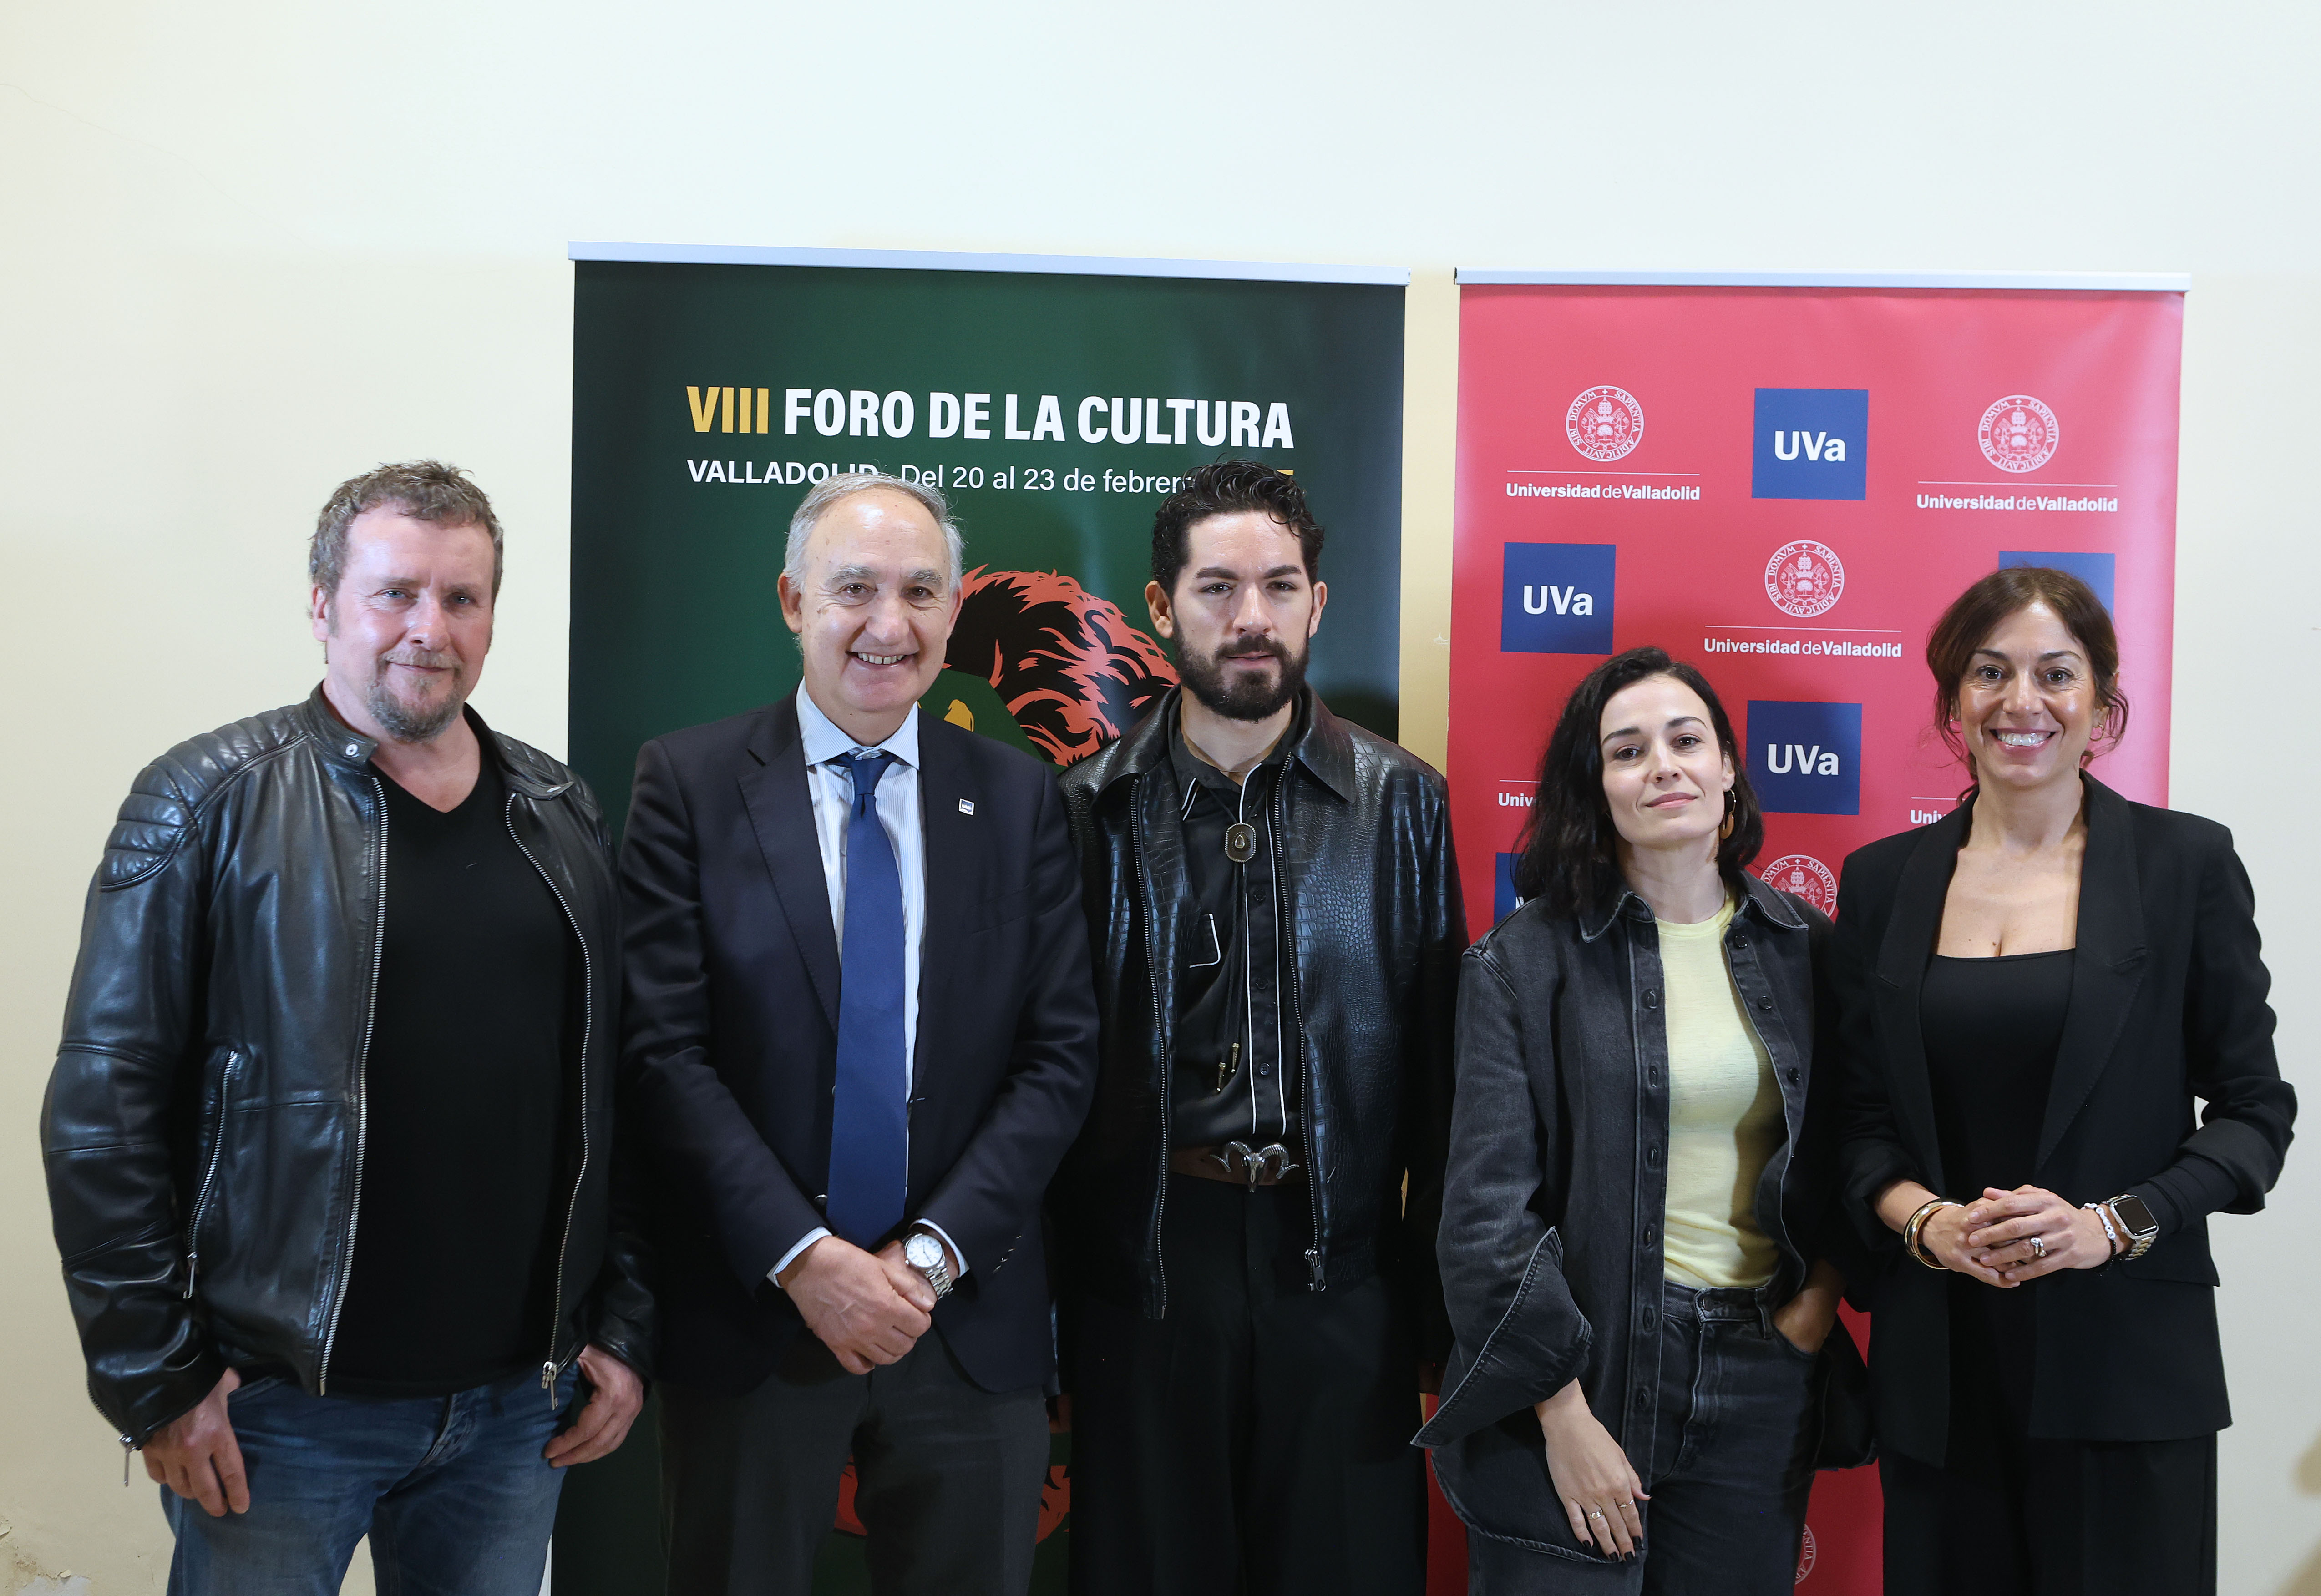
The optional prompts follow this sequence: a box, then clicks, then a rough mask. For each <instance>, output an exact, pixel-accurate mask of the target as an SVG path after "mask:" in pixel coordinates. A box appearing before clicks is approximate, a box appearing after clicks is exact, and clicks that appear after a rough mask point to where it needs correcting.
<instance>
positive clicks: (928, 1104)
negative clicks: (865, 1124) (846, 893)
mask: <svg viewBox="0 0 2321 1596" xmlns="http://www.w3.org/2000/svg"><path fill="white" fill-rule="evenodd" d="M919 754H920V794H921V801H922V803H923V806H924V826H925V839H926V893H927V909H926V929H925V933H924V941H923V944H922V946H921V949H920V962H919V1024H918V1035H917V1047H916V1053H915V1057H914V1060H913V1071H914V1074H913V1081H912V1095H911V1101H910V1116H911V1118H910V1126H911V1159H910V1180H909V1187H908V1212H909V1215H910V1217H911V1218H912V1219H914V1220H916V1219H922V1218H924V1219H926V1220H932V1221H933V1222H934V1223H935V1224H937V1225H940V1226H941V1227H942V1229H943V1230H944V1231H945V1232H946V1233H947V1234H948V1235H949V1236H950V1237H951V1239H952V1240H953V1241H954V1242H956V1243H957V1244H958V1246H959V1247H960V1251H961V1252H962V1253H963V1254H964V1255H965V1256H966V1259H967V1263H968V1266H969V1269H968V1274H967V1275H966V1276H965V1278H963V1279H962V1280H961V1281H960V1283H959V1285H958V1287H957V1288H956V1289H955V1290H954V1291H953V1292H951V1295H950V1296H948V1297H947V1298H945V1299H944V1301H943V1302H942V1305H941V1306H940V1307H938V1308H937V1309H936V1310H935V1315H934V1319H935V1328H936V1329H937V1330H938V1331H940V1332H941V1333H942V1338H943V1341H944V1343H945V1344H946V1345H947V1346H948V1347H950V1348H951V1352H952V1353H953V1354H954V1355H956V1356H957V1357H958V1358H959V1361H960V1364H961V1365H963V1366H964V1367H965V1368H966V1370H967V1372H968V1374H969V1375H970V1376H971V1377H972V1378H973V1379H974V1380H975V1381H976V1383H978V1384H979V1385H981V1386H983V1387H985V1388H986V1389H988V1390H991V1391H1010V1390H1016V1389H1020V1388H1022V1387H1024V1386H1027V1385H1037V1384H1041V1383H1044V1382H1045V1381H1047V1380H1048V1379H1049V1378H1050V1376H1051V1374H1052V1371H1053V1364H1054V1340H1053V1337H1052V1335H1051V1328H1050V1320H1049V1294H1048V1279H1047V1264H1046V1259H1045V1257H1044V1256H1043V1247H1042V1234H1041V1228H1040V1202H1041V1197H1042V1193H1043V1192H1045V1191H1046V1189H1047V1185H1048V1180H1049V1177H1050V1175H1051V1174H1053V1173H1054V1171H1055V1167H1056V1165H1057V1162H1058V1161H1059V1160H1060V1158H1061V1157H1062V1156H1063V1154H1064V1149H1065V1148H1066V1147H1069V1146H1070V1145H1071V1141H1072V1138H1073V1137H1074V1136H1076V1135H1077V1134H1078V1133H1079V1128H1080V1121H1081V1120H1083V1119H1084V1118H1085V1117H1086V1116H1087V1113H1088V1102H1089V1099H1090V1096H1091V1094H1092V1093H1093V1092H1094V1090H1095V1084H1096V1036H1097V1023H1096V999H1095V996H1094V988H1093V987H1092V985H1091V984H1090V982H1089V978H1088V932H1087V926H1086V923H1085V921H1084V920H1082V918H1081V915H1080V895H1079V866H1078V861H1077V858H1076V857H1075V856H1074V854H1073V852H1072V848H1071V839H1070V837H1069V834H1068V833H1067V831H1066V830H1065V826H1064V809H1063V803H1062V801H1061V800H1060V797H1059V796H1058V793H1057V791H1056V780H1055V773H1054V772H1053V771H1052V770H1050V769H1049V768H1047V767H1046V766H1042V765H1041V764H1039V763H1038V762H1037V761H1035V760H1033V759H1031V758H1029V757H1026V756H1024V755H1023V754H1021V753H1018V752H1016V751H1015V749H1013V748H1006V747H1005V746H1003V745H1001V744H999V743H997V742H994V741H992V740H991V739H988V738H983V737H978V736H977V735H976V734H974V733H973V732H969V731H964V730H960V729H959V728H957V727H954V726H951V725H947V724H945V723H944V722H942V721H937V720H935V719H933V717H931V716H925V715H922V716H921V717H920V720H919ZM962 801H964V803H965V804H966V805H969V806H971V807H972V811H973V812H972V813H969V812H967V810H966V809H965V808H963V807H962ZM621 888H622V898H623V915H624V921H625V923H624V926H623V940H624V946H625V957H626V963H627V975H628V1005H627V1011H626V1013H625V1015H624V1017H623V1069H624V1072H625V1074H624V1085H625V1087H626V1089H627V1091H628V1093H629V1094H630V1102H629V1105H628V1111H629V1112H631V1113H632V1114H633V1115H634V1116H635V1120H634V1122H635V1123H636V1124H637V1125H638V1126H639V1127H640V1128H641V1133H642V1137H643V1138H644V1140H645V1142H646V1144H647V1145H648V1147H650V1149H651V1152H652V1154H653V1156H655V1159H656V1161H657V1174H658V1180H657V1182H656V1184H657V1186H658V1188H659V1193H658V1202H657V1224H656V1238H657V1239H658V1240H659V1242H660V1249H661V1250H660V1260H659V1262H660V1272H661V1274H660V1281H659V1285H660V1287H661V1289H663V1290H665V1291H666V1292H668V1300H667V1301H668V1312H667V1315H666V1317H665V1318H664V1319H662V1335H663V1341H662V1352H661V1363H660V1372H661V1374H663V1375H664V1376H665V1377H666V1378H668V1379H669V1380H672V1381H675V1382H677V1383H680V1384H683V1385H687V1386H691V1387H694V1388H696V1389H700V1390H705V1391H711V1392H729V1393H730V1392H745V1391H748V1390H750V1389H751V1388H752V1387H754V1386H756V1385H757V1384H758V1383H760V1381H762V1380H763V1379H764V1378H765V1377H766V1375H767V1374H769V1372H770V1371H771V1370H772V1368H773V1366H774V1363H775V1360H776V1358H777V1356H778V1355H779V1354H780V1352H781V1350H782V1349H783V1347H785V1346H787V1344H788V1342H789V1341H790V1339H791V1338H793V1337H795V1336H796V1335H798V1334H799V1333H801V1331H802V1330H803V1328H804V1320H802V1319H800V1318H799V1317H798V1313H797V1310H796V1309H795V1308H794V1307H792V1306H791V1304H790V1302H789V1300H788V1299H787V1297H785V1296H784V1295H783V1294H782V1292H781V1291H780V1289H779V1288H778V1287H777V1286H775V1285H773V1284H772V1283H770V1282H769V1281H768V1280H767V1278H766V1272H767V1271H768V1270H769V1269H770V1268H772V1267H773V1265H775V1264H776V1263H778V1261H779V1260H780V1259H781V1257H782V1255H783V1254H785V1253H787V1251H789V1249H790V1248H791V1247H794V1246H796V1244H797V1242H798V1240H799V1239H800V1238H802V1237H804V1236H806V1234H807V1233H808V1232H809V1231H811V1230H813V1229H815V1228H817V1227H818V1226H820V1225H821V1224H822V1222H823V1219H822V1213H821V1206H822V1204H823V1202H824V1195H823V1194H824V1193H826V1192H827V1190H828V1182H827V1179H826V1176H827V1174H828V1173H829V1167H830V1129H831V1093H832V1090H833V1084H834V1083H835V1081H836V1078H837V1058H838V982H839V970H838V939H837V934H836V932H835V930H834V929H833V927H832V924H831V915H830V899H829V891H828V888H827V887H826V886H825V884H824V880H823V874H822V857H821V854H820V852H819V850H818V848H817V847H816V845H815V830H814V814H813V811H812V808H811V804H810V799H809V797H808V793H807V788H806V757H805V754H804V751H803V747H802V745H801V743H800V741H799V738H798V723H797V706H796V700H795V699H791V698H784V699H782V700H781V701H779V702H778V703H774V704H772V705H770V706H769V707H768V708H765V709H762V710H757V711H753V712H751V713H749V714H746V715H737V716H735V717H733V719H731V720H726V721H717V722H715V723H714V724H712V725H708V726H696V727H694V728H693V729H691V730H686V731H678V732H672V733H670V734H669V736H667V737H663V738H658V739H654V740H653V741H651V742H649V743H647V744H645V746H644V747H643V748H642V749H641V750H639V752H638V755H637V775H636V786H635V788H634V791H633V795H632V797H631V800H630V807H629V824H628V834H627V837H626V839H625V841H624V843H623V848H622V857H621Z"/></svg>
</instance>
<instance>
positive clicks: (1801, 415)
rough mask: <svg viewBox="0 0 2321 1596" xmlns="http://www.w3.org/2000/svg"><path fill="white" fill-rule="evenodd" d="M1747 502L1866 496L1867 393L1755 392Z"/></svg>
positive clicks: (1842, 390)
mask: <svg viewBox="0 0 2321 1596" xmlns="http://www.w3.org/2000/svg"><path fill="white" fill-rule="evenodd" d="M1753 455H1754V461H1755V466H1754V469H1753V471H1752V475H1751V476H1750V481H1749V496H1750V497H1751V498H1752V499H1861V498H1866V497H1868V496H1869V483H1870V390H1869V389H1867V388H1760V389H1758V390H1757V431H1756V447H1755V449H1754V450H1753Z"/></svg>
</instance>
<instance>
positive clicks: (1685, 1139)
mask: <svg viewBox="0 0 2321 1596" xmlns="http://www.w3.org/2000/svg"><path fill="white" fill-rule="evenodd" d="M1659 923H1660V939H1661V972H1662V975H1663V978H1664V979H1665V981H1666V984H1667V988H1668V1004H1667V1007H1666V1009H1665V1010H1664V1012H1665V1013H1666V1014H1667V1016H1668V1052H1669V1151H1668V1215H1667V1219H1666V1221H1665V1223H1664V1225H1663V1227H1662V1229H1663V1230H1664V1231H1665V1232H1666V1239H1667V1247H1666V1249H1665V1265H1666V1267H1665V1273H1666V1274H1667V1276H1668V1278H1669V1279H1670V1280H1673V1281H1675V1282H1676V1283H1678V1284H1679V1285H1689V1286H1755V1285H1762V1284H1763V1283H1765V1282H1766V1281H1768V1280H1770V1279H1771V1278H1772V1277H1773V1269H1774V1266H1775V1265H1776V1264H1778V1263H1779V1256H1780V1255H1779V1248H1777V1247H1775V1246H1774V1245H1773V1242H1772V1240H1771V1239H1770V1238H1769V1237H1767V1236H1766V1234H1765V1233H1764V1232H1763V1231H1762V1230H1761V1229H1758V1228H1757V1202H1756V1198H1757V1181H1758V1179H1759V1177H1760V1176H1761V1175H1762V1174H1764V1173H1765V1165H1767V1164H1768V1163H1769V1162H1770V1161H1771V1159H1772V1156H1773V1155H1774V1153H1776V1152H1777V1151H1779V1148H1780V1146H1781V1143H1782V1141H1783V1139H1784V1138H1786V1137H1787V1136H1788V1134H1789V1129H1788V1127H1787V1125H1786V1124H1785V1123H1784V1122H1783V1120H1782V1116H1781V1089H1780V1086H1779V1084H1777V1083H1776V1082H1775V1081H1774V1079H1773V1060H1772V1058H1771V1056H1770V1055H1769V1054H1767V1053H1766V1051H1765V1045H1764V1043H1762V1042H1761V1041H1760V1040H1758V1038H1757V1029H1756V1027H1754V1026H1752V1025H1751V1024H1750V1023H1749V1018H1748V1015H1747V1014H1746V1013H1745V1012H1743V1009H1742V1007H1741V993H1739V992H1738V991H1737V990H1735V989H1734V984H1733V975H1732V972H1731V971H1730V970H1728V969H1726V968H1725V929H1726V928H1728V927H1729V926H1731V925H1732V923H1733V905H1732V904H1731V903H1729V902H1728V903H1726V904H1725V908H1724V911H1722V912H1721V913H1719V914H1718V915H1717V916H1716V919H1714V920H1703V921H1701V922H1700V923H1699V924H1698V925H1688V926H1685V925H1670V923H1669V922H1668V921H1667V920H1661V921H1660V922H1659Z"/></svg>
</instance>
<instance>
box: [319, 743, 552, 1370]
mask: <svg viewBox="0 0 2321 1596" xmlns="http://www.w3.org/2000/svg"><path fill="white" fill-rule="evenodd" d="M380 781H381V784H383V785H384V786H385V787H386V789H387V924H386V934H385V947H384V948H383V950H382V953H381V957H380V960H379V970H378V1005H377V1008H376V1010H375V1011H374V1015H373V1018H372V1021H371V1034H370V1050H369V1062H368V1064H367V1066H366V1067H365V1070H364V1079H365V1090H366V1093H367V1101H368V1109H367V1113H366V1118H365V1124H364V1138H363V1163H362V1182H361V1209H360V1215H359V1219H358V1223H357V1225H356V1229H355V1257H354V1274H353V1277H352V1279H351V1280H350V1282H349V1283H348V1286H347V1296H346V1301H345V1304H344V1306H343V1307H342V1308H341V1310H340V1319H339V1328H338V1338H337V1341H336V1343H335V1344H334V1346H333V1347H332V1354H331V1366H330V1391H331V1393H332V1395H334V1396H335V1395H341V1394H344V1395H350V1396H441V1395H445V1394H448V1393H450V1392H455V1391H464V1390H467V1389H469V1387H472V1386H477V1385H483V1384H487V1383H491V1382H493V1381H496V1380H502V1379H505V1378H506V1377H507V1376H509V1375H510V1374H514V1373H516V1372H517V1371H519V1370H523V1369H527V1368H537V1367H538V1366H539V1365H541V1364H542V1362H544V1361H545V1360H546V1359H547V1357H548V1356H549V1343H550V1339H551V1336H550V1330H551V1326H550V1324H549V1319H550V1316H551V1313H552V1312H553V1308H552V1306H551V1299H552V1297H553V1295H554V1292H555V1269H556V1249H557V1247H558V1246H559V1244H560V1241H561V1239H562V1225H563V1217H564V1216H563V1207H562V1200H563V1198H564V1197H565V1196H566V1195H567V1194H568V1192H567V1188H568V1186H569V1179H568V1175H569V1171H568V1170H567V1169H566V1167H565V1159H564V1156H563V1154H564V1152H565V1149H566V1147H568V1146H569V1143H570V1138H569V1136H568V1135H567V1133H566V1129H565V1112H564V1111H565V1106H566V1105H565V1095H566V1093H565V1045H566V1041H567V1038H568V1031H569V1027H571V1026H572V1025H574V1024H575V1023H577V1015H576V1013H575V1009H574V1005H575V1001H576V1000H577V999H578V996H579V994H580V992H581V986H582V983H581V980H580V977H579V974H578V952H577V950H576V948H575V946H574V940H573V937H572V932H571V929H570V927H569V923H568V922H567V920H565V917H564V911H563V909H562V907H561V906H560V904H559V903H558V902H557V901H556V896H555V894H554V893H553V892H551V890H550V888H549V885H548V884H547V882H545V881H544V880H542V878H541V875H540V873H539V872H538V871H537V870H535V869H534V868H533V867H532V863H531V861H530V860H528V859H526V858H525V857H524V856H523V851H522V850H521V849H520V848H518V847H517V846H516V841H515V839H514V836H513V835H512V834H511V833H510V832H509V830H508V824H507V819H506V812H507V791H506V787H505V784H504V783H503V782H502V780H501V777H500V774H499V771H498V769H497V767H496V766H495V765H494V763H493V761H492V758H491V756H490V754H489V752H488V751H487V752H486V754H485V757H484V763H483V771H482V774H481V775H479V776H478V779H477V782H476V785H475V790H474V791H473V792H471V793H469V794H468V796H467V799H466V801H465V802H463V803H461V804H460V806H459V807H458V808H457V809H454V810H453V811H451V812H450V813H449V814H443V813H440V812H437V811H436V810H433V809H432V808H430V807H429V806H428V805H426V804H425V803H422V802H420V801H419V800H418V799H416V798H414V797H413V796H412V795H411V794H410V793H406V792H405V791H404V790H403V789H402V788H401V787H399V786H397V785H396V784H395V781H394V779H393V778H392V777H389V776H387V775H385V774H384V773H381V775H380Z"/></svg>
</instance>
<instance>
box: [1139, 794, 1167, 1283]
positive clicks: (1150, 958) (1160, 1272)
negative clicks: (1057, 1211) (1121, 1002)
mask: <svg viewBox="0 0 2321 1596" xmlns="http://www.w3.org/2000/svg"><path fill="white" fill-rule="evenodd" d="M1144 782H1145V778H1144V777H1143V776H1142V775H1139V776H1138V777H1137V778H1136V780H1135V781H1134V782H1133V783H1132V784H1130V786H1129V789H1128V846H1129V851H1130V854H1131V856H1132V857H1133V858H1134V859H1135V861H1136V890H1137V892H1138V893H1140V894H1141V895H1142V897H1143V899H1144V923H1145V926H1146V928H1147V929H1146V931H1145V935H1144V966H1145V967H1144V975H1145V981H1144V984H1145V988H1146V990H1147V991H1148V992H1150V993H1151V997H1152V1035H1153V1038H1154V1039H1155V1040H1156V1041H1160V1047H1161V1171H1160V1178H1159V1181H1158V1183H1157V1184H1155V1185H1154V1187H1153V1198H1152V1270H1153V1273H1154V1274H1155V1275H1157V1276H1158V1277H1159V1281H1160V1285H1161V1313H1160V1317H1161V1318H1162V1319H1166V1318H1168V1317H1169V1260H1168V1258H1167V1257H1166V1256H1164V1255H1163V1254H1162V1252H1161V1220H1162V1219H1163V1218H1164V1217H1165V1216H1166V1215H1167V1213H1168V1211H1169V1115H1170V1109H1171V1107H1172V1106H1173V1105H1172V1104H1171V1103H1170V1098H1169V1044H1168V1043H1167V1042H1166V1041H1165V1040H1161V1038H1162V1037H1163V1035H1164V1033H1165V1025H1164V1021H1163V1019H1162V1016H1161V915H1160V911H1159V906H1158V905H1157V904H1156V903H1155V902H1154V901H1153V897H1152V876H1151V872H1150V871H1148V870H1146V869H1145V867H1144Z"/></svg>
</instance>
